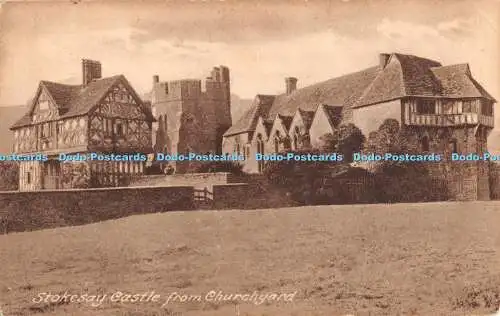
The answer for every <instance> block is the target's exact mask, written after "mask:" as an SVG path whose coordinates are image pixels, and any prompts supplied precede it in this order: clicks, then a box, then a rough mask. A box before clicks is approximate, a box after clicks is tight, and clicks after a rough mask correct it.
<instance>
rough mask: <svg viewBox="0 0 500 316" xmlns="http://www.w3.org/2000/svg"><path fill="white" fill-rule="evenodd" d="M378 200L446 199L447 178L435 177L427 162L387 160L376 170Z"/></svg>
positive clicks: (425, 200)
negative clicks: (431, 173) (430, 171)
mask: <svg viewBox="0 0 500 316" xmlns="http://www.w3.org/2000/svg"><path fill="white" fill-rule="evenodd" d="M374 174H375V177H374V178H375V188H376V193H375V195H376V200H377V201H378V202H382V203H396V202H427V201H439V200H446V199H447V198H448V190H447V187H446V185H445V180H444V179H443V180H438V179H435V178H433V177H432V176H431V175H430V173H429V169H428V165H427V164H426V163H404V162H390V161H386V162H383V163H380V164H379V165H378V166H377V169H376V170H375V172H374Z"/></svg>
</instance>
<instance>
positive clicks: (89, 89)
mask: <svg viewBox="0 0 500 316" xmlns="http://www.w3.org/2000/svg"><path fill="white" fill-rule="evenodd" d="M118 82H121V83H123V84H125V85H126V86H129V88H130V90H131V91H132V92H133V93H134V94H135V91H133V89H132V88H131V87H130V84H129V83H128V81H127V79H126V78H125V77H124V76H123V75H117V76H113V77H107V78H102V79H98V80H94V81H92V82H90V83H89V84H88V85H87V86H81V85H66V84H61V83H56V82H50V81H41V82H40V85H39V87H38V92H39V91H40V90H41V89H44V88H45V89H46V90H47V92H48V93H49V94H50V96H51V97H52V99H53V100H54V102H55V103H56V106H57V108H58V109H59V118H67V117H73V116H79V115H84V114H86V113H88V112H89V111H90V110H91V109H92V108H93V107H94V106H95V105H97V104H98V103H99V102H100V101H101V99H102V98H104V97H105V96H106V94H107V93H108V91H109V90H110V89H111V88H112V87H113V86H114V85H115V84H116V83H118ZM38 92H37V94H38ZM136 97H137V99H138V100H140V98H139V97H138V96H137V95H136ZM34 102H36V99H34V100H33V104H32V106H31V108H30V110H29V111H28V112H27V113H26V114H24V116H23V117H21V119H20V120H18V121H17V122H16V123H14V125H13V126H12V127H11V129H13V128H17V127H21V126H26V125H30V124H31V114H32V111H33V109H34ZM141 102H142V101H141ZM144 110H145V112H146V114H147V115H148V117H149V118H150V119H153V115H152V113H151V111H150V109H149V108H148V107H144Z"/></svg>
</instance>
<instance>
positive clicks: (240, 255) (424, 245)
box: [0, 202, 500, 316]
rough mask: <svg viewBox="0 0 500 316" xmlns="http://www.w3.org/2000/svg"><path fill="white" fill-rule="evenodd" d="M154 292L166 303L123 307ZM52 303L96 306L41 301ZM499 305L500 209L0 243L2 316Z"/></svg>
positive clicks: (312, 216)
mask: <svg viewBox="0 0 500 316" xmlns="http://www.w3.org/2000/svg"><path fill="white" fill-rule="evenodd" d="M212 290H214V291H222V292H223V293H224V294H241V295H244V294H248V295H251V294H253V293H254V292H256V293H257V294H258V295H270V294H272V293H276V294H287V295H289V296H287V300H286V301H284V300H283V299H280V300H277V299H274V300H272V298H273V297H272V296H268V300H267V301H265V302H263V303H262V304H258V303H259V302H260V301H250V299H249V298H248V297H244V296H240V297H237V300H236V301H237V303H235V302H234V301H230V300H229V297H226V300H224V299H220V297H219V299H218V300H217V299H216V300H210V299H207V298H206V296H205V295H206V294H207V293H210V291H212ZM150 291H154V292H155V293H156V295H159V296H157V297H156V298H154V299H153V298H152V296H151V295H150V296H149V301H148V298H147V297H146V296H145V297H143V298H142V301H138V302H132V301H130V300H129V301H126V298H127V297H126V296H122V297H121V298H122V299H124V300H125V301H123V302H120V301H117V298H118V296H117V294H116V293H117V292H122V293H125V294H127V293H128V294H130V295H135V294H138V295H139V294H141V295H142V294H148V293H145V292H150ZM49 292H50V293H52V294H57V293H59V294H63V293H64V292H67V294H68V295H78V296H75V298H74V299H77V298H81V299H82V298H85V300H86V301H85V302H83V301H82V302H75V301H73V302H69V300H70V298H69V297H68V296H67V297H66V300H67V301H66V302H64V301H63V298H60V300H59V301H57V302H55V301H54V302H40V303H38V301H39V300H45V299H46V298H47V296H46V295H45V294H43V293H49ZM172 293H177V294H178V295H179V296H175V295H173V294H172ZM84 294H86V295H106V296H105V297H104V299H102V301H99V302H100V305H99V304H97V303H99V302H98V301H96V300H92V301H91V296H87V297H85V296H83V295H84ZM291 294H295V296H293V295H291ZM112 295H114V296H113V297H112ZM183 295H184V297H183V299H184V300H185V301H184V302H181V301H180V300H181V296H183ZM254 295H255V294H254ZM168 297H171V300H170V301H169V302H168V304H166V301H167V298H168ZM200 297H202V299H201V300H199V298H200ZM52 298H53V299H54V300H55V299H56V298H57V297H52ZM282 298H283V297H282ZM131 300H132V298H131ZM92 302H93V303H96V305H99V306H98V307H94V306H92V304H91V303H92ZM499 305H500V203H497V202H484V203H482V202H481V203H480V202H477V203H429V204H399V205H391V206H386V205H366V206H361V205H356V206H320V207H302V208H288V209H277V210H259V211H219V212H216V211H213V212H212V211H202V212H172V213H163V214H151V215H142V216H132V217H128V218H123V219H120V220H114V221H108V222H102V223H97V224H92V225H86V226H80V227H67V228H59V229H53V230H45V231H37V232H31V233H16V234H9V235H2V236H0V308H1V309H2V310H3V314H4V316H12V315H93V316H101V315H102V316H105V315H106V316H107V315H129V316H131V315H136V316H140V315H144V316H145V315H149V316H153V315H176V316H192V315H196V316H198V315H200V316H208V315H218V316H219V315H222V316H224V315H231V316H236V315H241V316H243V315H254V316H257V315H258V316H264V315H268V316H271V315H273V316H274V315H296V316H308V315H327V316H330V315H347V314H353V315H464V314H466V315H485V314H491V313H493V312H494V311H495V310H496V309H498V307H499Z"/></svg>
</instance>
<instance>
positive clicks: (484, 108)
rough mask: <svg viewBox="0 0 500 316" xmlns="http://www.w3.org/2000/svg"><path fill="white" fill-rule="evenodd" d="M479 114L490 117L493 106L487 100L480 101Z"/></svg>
mask: <svg viewBox="0 0 500 316" xmlns="http://www.w3.org/2000/svg"><path fill="white" fill-rule="evenodd" d="M481 114H483V115H487V116H492V115H493V106H492V104H491V102H489V101H487V100H481Z"/></svg>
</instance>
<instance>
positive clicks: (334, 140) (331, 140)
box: [318, 130, 339, 152]
mask: <svg viewBox="0 0 500 316" xmlns="http://www.w3.org/2000/svg"><path fill="white" fill-rule="evenodd" d="M318 143H319V144H318V149H319V150H320V151H321V152H334V151H336V150H337V146H338V144H339V131H338V130H335V131H334V132H333V133H327V134H324V135H322V136H320V137H319V139H318Z"/></svg>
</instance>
